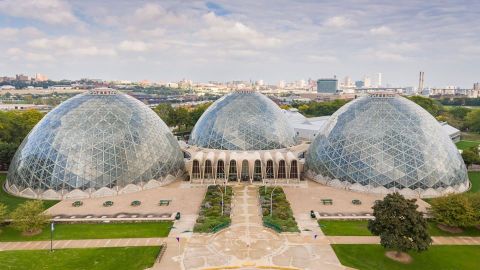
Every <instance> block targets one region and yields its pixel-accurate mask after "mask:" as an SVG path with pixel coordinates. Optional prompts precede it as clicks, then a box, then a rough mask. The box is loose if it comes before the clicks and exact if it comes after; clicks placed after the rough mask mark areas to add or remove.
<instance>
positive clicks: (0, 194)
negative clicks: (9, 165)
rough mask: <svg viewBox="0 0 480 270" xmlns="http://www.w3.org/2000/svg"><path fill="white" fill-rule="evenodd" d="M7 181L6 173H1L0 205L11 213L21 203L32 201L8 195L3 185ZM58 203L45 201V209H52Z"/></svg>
mask: <svg viewBox="0 0 480 270" xmlns="http://www.w3.org/2000/svg"><path fill="white" fill-rule="evenodd" d="M6 180H7V175H6V174H4V173H0V185H1V186H0V203H3V204H5V205H6V206H7V207H8V211H9V212H11V211H13V210H15V208H17V206H18V205H19V204H21V203H24V202H25V201H28V200H30V199H26V198H22V197H17V196H13V195H10V194H8V193H7V192H6V191H5V190H3V184H4V183H5V181H6ZM56 203H58V201H55V200H48V201H47V200H45V201H43V205H44V206H45V209H47V208H50V207H52V206H53V205H55V204H56Z"/></svg>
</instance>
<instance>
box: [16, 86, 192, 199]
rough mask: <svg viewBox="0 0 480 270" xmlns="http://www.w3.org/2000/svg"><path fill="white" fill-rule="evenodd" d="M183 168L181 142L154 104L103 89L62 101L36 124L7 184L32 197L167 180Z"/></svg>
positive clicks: (19, 153)
mask: <svg viewBox="0 0 480 270" xmlns="http://www.w3.org/2000/svg"><path fill="white" fill-rule="evenodd" d="M181 169H183V154H182V151H181V150H180V147H179V145H178V142H177V141H176V139H175V138H174V137H173V135H172V134H171V133H170V130H169V129H168V127H167V126H166V125H165V124H164V123H163V121H162V120H161V119H160V118H159V117H158V116H157V115H156V114H155V113H154V112H153V111H152V110H151V109H150V108H148V107H147V106H146V105H145V104H143V103H141V102H140V101H138V100H136V99H134V98H132V97H130V96H128V95H125V94H120V93H117V92H116V91H115V90H111V89H99V90H93V91H90V92H88V93H84V94H80V95H77V96H75V97H73V98H71V99H69V100H67V101H65V102H63V103H62V104H61V105H59V106H58V107H56V108H55V109H54V110H52V111H51V112H49V113H48V114H47V115H46V116H45V117H44V118H43V119H42V120H41V121H40V122H39V123H38V124H37V125H36V126H35V127H34V128H33V130H32V131H31V132H30V134H29V135H28V136H27V138H25V140H24V141H23V143H22V145H21V146H20V147H19V149H18V150H17V153H16V154H15V156H14V158H13V160H12V162H11V166H10V169H9V173H8V184H7V188H8V189H9V190H10V191H11V192H12V193H19V194H20V195H25V196H29V197H34V196H36V195H38V196H40V195H39V194H40V192H42V191H44V190H54V191H62V194H63V192H65V191H66V192H68V191H71V190H74V189H79V190H82V191H85V190H87V189H94V190H96V189H100V188H103V187H108V188H111V189H113V188H117V187H118V188H122V187H125V186H126V185H128V184H137V185H141V184H143V183H145V182H147V181H149V180H151V179H155V180H158V181H164V178H165V177H167V176H168V175H176V174H177V173H178V171H179V170H181ZM162 179H163V180H162ZM25 189H31V190H32V191H34V192H35V194H36V195H35V194H32V191H30V193H25V194H23V193H21V191H22V190H25Z"/></svg>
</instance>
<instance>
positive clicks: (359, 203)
mask: <svg viewBox="0 0 480 270" xmlns="http://www.w3.org/2000/svg"><path fill="white" fill-rule="evenodd" d="M352 204H354V205H361V204H362V201H360V200H357V199H355V200H352Z"/></svg>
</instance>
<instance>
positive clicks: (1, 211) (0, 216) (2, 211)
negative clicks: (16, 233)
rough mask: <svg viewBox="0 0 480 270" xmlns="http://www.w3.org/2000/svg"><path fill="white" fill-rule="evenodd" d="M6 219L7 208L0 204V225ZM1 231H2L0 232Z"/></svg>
mask: <svg viewBox="0 0 480 270" xmlns="http://www.w3.org/2000/svg"><path fill="white" fill-rule="evenodd" d="M6 217H7V206H6V205H5V204H3V203H0V224H2V223H3V221H4V220H5V218H6ZM1 231H2V230H0V232H1Z"/></svg>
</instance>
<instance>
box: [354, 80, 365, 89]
mask: <svg viewBox="0 0 480 270" xmlns="http://www.w3.org/2000/svg"><path fill="white" fill-rule="evenodd" d="M364 86H365V83H364V82H363V81H355V88H362V87H364Z"/></svg>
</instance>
